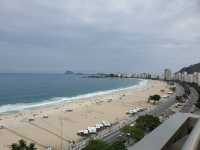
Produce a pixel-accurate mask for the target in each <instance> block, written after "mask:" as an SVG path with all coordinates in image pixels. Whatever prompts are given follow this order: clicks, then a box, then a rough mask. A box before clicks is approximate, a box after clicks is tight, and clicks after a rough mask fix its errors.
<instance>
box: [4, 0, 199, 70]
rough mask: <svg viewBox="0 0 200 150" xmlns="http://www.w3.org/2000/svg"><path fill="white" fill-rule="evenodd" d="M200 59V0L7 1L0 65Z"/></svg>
mask: <svg viewBox="0 0 200 150" xmlns="http://www.w3.org/2000/svg"><path fill="white" fill-rule="evenodd" d="M198 62H200V1H199V0H58V1H55V0H32V1H29V0H0V72H2V73H3V72H7V73H9V72H13V73H20V72H26V73H62V72H65V70H72V71H77V72H161V71H162V70H163V69H164V68H171V69H172V70H173V71H176V70H178V69H180V68H181V67H183V66H188V65H190V64H193V63H198Z"/></svg>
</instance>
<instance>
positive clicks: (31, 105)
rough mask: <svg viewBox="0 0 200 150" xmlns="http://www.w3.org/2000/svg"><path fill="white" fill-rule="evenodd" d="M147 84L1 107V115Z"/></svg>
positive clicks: (142, 85) (141, 82)
mask: <svg viewBox="0 0 200 150" xmlns="http://www.w3.org/2000/svg"><path fill="white" fill-rule="evenodd" d="M147 84H148V81H147V80H140V82H139V84H137V85H134V86H130V87H125V88H118V89H113V90H106V91H98V92H93V93H87V94H82V95H78V96H74V97H55V98H51V99H49V100H46V101H42V102H37V103H18V104H7V105H2V106H0V113H8V112H16V111H22V110H26V109H31V108H36V107H43V106H48V105H55V104H59V103H62V102H72V101H74V100H79V99H84V98H91V97H94V96H100V95H105V94H110V93H114V92H118V91H123V90H127V89H132V88H133V89H134V88H141V87H145V86H146V85H147Z"/></svg>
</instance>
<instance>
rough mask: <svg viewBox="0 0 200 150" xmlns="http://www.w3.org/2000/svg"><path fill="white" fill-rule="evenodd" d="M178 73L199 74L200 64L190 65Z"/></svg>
mask: <svg viewBox="0 0 200 150" xmlns="http://www.w3.org/2000/svg"><path fill="white" fill-rule="evenodd" d="M179 72H187V73H189V74H192V73H194V72H200V63H198V64H194V65H191V66H189V67H184V68H182V69H181V70H180V71H179Z"/></svg>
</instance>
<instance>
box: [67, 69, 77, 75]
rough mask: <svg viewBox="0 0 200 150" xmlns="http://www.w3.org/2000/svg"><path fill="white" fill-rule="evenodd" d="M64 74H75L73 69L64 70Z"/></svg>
mask: <svg viewBox="0 0 200 150" xmlns="http://www.w3.org/2000/svg"><path fill="white" fill-rule="evenodd" d="M65 74H66V75H72V74H75V73H74V72H73V71H70V70H67V71H66V72H65Z"/></svg>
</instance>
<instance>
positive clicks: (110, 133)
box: [73, 84, 198, 150]
mask: <svg viewBox="0 0 200 150" xmlns="http://www.w3.org/2000/svg"><path fill="white" fill-rule="evenodd" d="M189 89H190V95H189V99H188V100H187V102H186V104H185V105H184V107H183V108H182V110H181V111H182V112H190V110H191V107H192V105H194V103H195V102H196V101H197V99H198V93H197V92H196V90H195V89H194V88H192V87H189ZM184 93H185V90H184V88H183V87H182V86H181V85H179V84H176V92H175V93H174V94H172V95H171V96H169V97H168V98H167V100H166V101H165V102H163V103H161V104H159V105H158V106H156V107H154V108H152V109H149V110H146V111H144V112H140V113H139V114H137V115H135V116H132V117H129V119H127V120H124V121H122V122H121V123H119V124H116V125H114V126H112V128H110V129H108V130H105V131H102V132H101V133H99V134H98V135H97V136H95V138H100V139H103V140H104V141H107V142H112V141H114V140H116V139H117V138H118V137H120V135H121V132H120V129H121V128H122V127H123V126H124V125H127V124H131V123H133V122H134V121H135V120H136V119H137V118H138V116H142V115H145V114H152V115H157V116H159V115H161V114H162V113H163V112H165V111H167V110H168V109H169V108H170V107H171V106H172V105H174V104H175V103H176V102H177V101H176V96H182V95H184ZM87 142H88V140H85V141H82V143H79V144H78V145H76V146H75V148H73V150H80V149H82V148H83V147H84V146H85V145H86V143H87Z"/></svg>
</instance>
